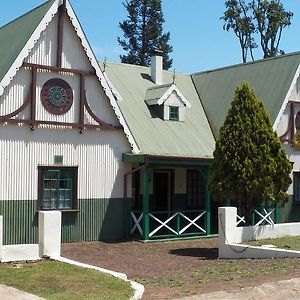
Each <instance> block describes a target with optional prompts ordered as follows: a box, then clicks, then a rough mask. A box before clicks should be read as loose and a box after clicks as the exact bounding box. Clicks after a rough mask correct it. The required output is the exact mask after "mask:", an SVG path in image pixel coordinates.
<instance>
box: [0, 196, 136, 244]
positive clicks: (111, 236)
mask: <svg viewBox="0 0 300 300" xmlns="http://www.w3.org/2000/svg"><path fill="white" fill-rule="evenodd" d="M128 201H129V200H128ZM128 201H124V199H123V198H118V199H115V198H114V199H84V200H83V199H81V200H78V208H79V212H63V213H62V242H63V243H72V242H78V241H98V240H101V241H109V240H120V239H124V238H125V237H126V236H127V230H128V229H127V226H124V224H128V219H127V218H128V215H129V210H128V209H127V207H129V206H130V202H129V203H128ZM36 205H37V201H36V200H26V201H21V200H14V201H0V215H2V216H3V244H4V245H13V244H36V243H38V212H37V207H36Z"/></svg>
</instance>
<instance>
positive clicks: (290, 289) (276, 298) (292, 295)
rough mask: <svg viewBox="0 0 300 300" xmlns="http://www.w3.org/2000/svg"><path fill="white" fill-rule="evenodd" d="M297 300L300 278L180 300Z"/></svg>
mask: <svg viewBox="0 0 300 300" xmlns="http://www.w3.org/2000/svg"><path fill="white" fill-rule="evenodd" d="M256 299H259V300H270V299H272V300H296V299H298V300H299V299H300V278H294V279H290V280H282V281H278V282H275V283H265V284H262V285H260V286H258V287H254V288H253V287H252V288H251V287H248V288H244V289H242V290H241V291H240V292H237V293H226V292H215V293H209V294H202V295H196V296H192V297H185V298H181V299H180V300H256Z"/></svg>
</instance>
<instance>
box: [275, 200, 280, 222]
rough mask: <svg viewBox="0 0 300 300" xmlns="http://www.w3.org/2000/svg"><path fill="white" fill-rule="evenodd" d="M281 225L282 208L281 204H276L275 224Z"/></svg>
mask: <svg viewBox="0 0 300 300" xmlns="http://www.w3.org/2000/svg"><path fill="white" fill-rule="evenodd" d="M278 223H280V206H279V203H278V202H276V204H275V224H278Z"/></svg>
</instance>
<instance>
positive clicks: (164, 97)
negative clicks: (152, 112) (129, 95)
mask: <svg viewBox="0 0 300 300" xmlns="http://www.w3.org/2000/svg"><path fill="white" fill-rule="evenodd" d="M145 102H146V103H147V104H148V105H149V106H150V107H152V108H154V109H156V111H157V112H158V115H159V117H160V118H161V119H163V120H165V121H181V122H183V121H184V119H185V110H186V107H188V108H190V107H191V104H190V102H189V101H188V100H187V99H186V98H185V97H184V95H183V94H182V93H181V92H180V90H179V89H178V87H177V86H176V85H175V84H174V83H171V84H164V85H157V86H154V87H151V88H149V89H147V92H146V96H145Z"/></svg>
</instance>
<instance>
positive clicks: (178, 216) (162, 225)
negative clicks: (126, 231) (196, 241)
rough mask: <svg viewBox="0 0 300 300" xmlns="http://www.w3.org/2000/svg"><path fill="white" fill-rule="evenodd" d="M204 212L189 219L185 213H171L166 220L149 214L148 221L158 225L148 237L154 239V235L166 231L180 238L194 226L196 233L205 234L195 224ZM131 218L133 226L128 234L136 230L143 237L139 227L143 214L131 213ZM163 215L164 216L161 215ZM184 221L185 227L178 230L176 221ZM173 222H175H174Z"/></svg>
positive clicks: (141, 229) (204, 231)
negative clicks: (162, 230)
mask: <svg viewBox="0 0 300 300" xmlns="http://www.w3.org/2000/svg"><path fill="white" fill-rule="evenodd" d="M205 213H206V211H201V212H198V214H197V215H196V216H195V217H193V218H192V217H190V216H188V215H187V213H186V212H183V211H179V212H172V213H171V214H170V215H169V216H168V218H167V219H166V220H161V219H159V218H158V216H155V215H154V212H153V213H149V221H150V220H151V219H152V220H153V221H155V223H158V224H157V225H158V226H157V227H155V228H154V229H153V230H152V231H151V232H150V233H149V237H150V238H151V237H154V236H155V234H156V233H158V232H159V231H160V230H161V229H166V230H167V231H168V232H169V233H170V234H171V235H175V236H180V235H183V234H184V233H186V231H187V230H188V229H189V228H190V227H192V226H194V227H196V228H197V232H198V233H201V234H202V233H206V230H205V229H204V228H203V227H201V226H200V225H199V224H197V222H198V221H199V220H200V219H201V218H202V217H203V216H204V215H205ZM130 214H131V218H132V221H133V226H132V229H131V231H130V234H134V233H135V232H136V230H138V232H139V233H140V235H141V237H143V228H142V226H141V222H142V220H143V217H144V214H143V213H142V212H131V213H130ZM162 215H165V214H162ZM183 219H184V220H185V223H184V224H185V226H184V227H183V228H181V227H179V228H178V223H177V222H178V220H183ZM172 220H173V224H171V221H172ZM174 220H175V221H176V222H174ZM174 223H175V225H176V226H175V227H176V228H175V229H174Z"/></svg>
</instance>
